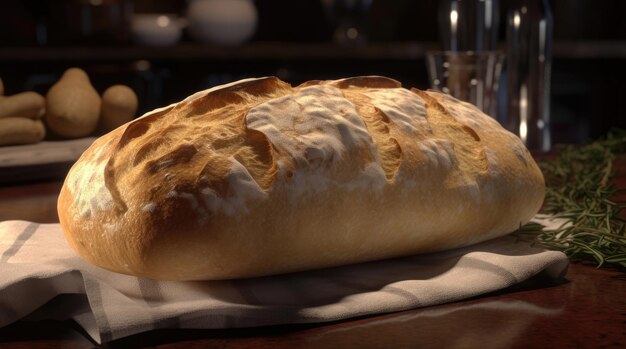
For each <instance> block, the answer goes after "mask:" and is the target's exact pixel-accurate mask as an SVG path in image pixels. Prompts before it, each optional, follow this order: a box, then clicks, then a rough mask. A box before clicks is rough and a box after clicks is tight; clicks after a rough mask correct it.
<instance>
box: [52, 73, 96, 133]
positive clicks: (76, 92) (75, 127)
mask: <svg viewBox="0 0 626 349" xmlns="http://www.w3.org/2000/svg"><path fill="white" fill-rule="evenodd" d="M99 116H100V96H99V95H98V92H96V90H95V89H94V88H93V86H91V83H90V82H89V77H88V76H87V73H85V72H84V71H83V70H82V69H79V68H70V69H68V70H67V71H66V72H65V73H64V74H63V76H62V77H61V79H60V80H59V82H57V83H56V84H55V85H53V86H52V87H51V88H50V90H49V91H48V94H47V95H46V123H47V124H48V127H50V129H51V130H52V131H54V132H55V133H57V134H58V135H60V136H64V137H68V138H78V137H84V136H87V135H88V134H90V133H92V132H93V131H94V130H95V129H96V127H97V126H98V118H99Z"/></svg>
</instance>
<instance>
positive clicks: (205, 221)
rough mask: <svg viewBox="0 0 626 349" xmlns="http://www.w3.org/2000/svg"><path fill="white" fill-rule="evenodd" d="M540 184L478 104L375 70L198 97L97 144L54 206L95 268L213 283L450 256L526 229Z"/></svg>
mask: <svg viewBox="0 0 626 349" xmlns="http://www.w3.org/2000/svg"><path fill="white" fill-rule="evenodd" d="M544 189H545V188H544V180H543V176H542V174H541V172H540V170H539V168H538V167H537V165H536V163H535V162H534V161H533V159H532V157H531V156H530V154H529V152H528V151H527V150H526V148H525V147H524V145H523V144H522V142H521V141H520V140H519V138H517V137H516V136H515V135H513V134H511V133H509V132H507V131H505V130H504V129H503V128H502V127H501V126H500V125H499V124H498V123H497V122H496V121H495V120H493V119H492V118H490V117H489V116H487V115H485V114H483V113H482V112H480V111H479V110H478V109H477V108H476V107H474V106H472V105H470V104H468V103H464V102H460V101H458V100H456V99H454V98H452V97H450V96H447V95H444V94H441V93H437V92H430V91H427V92H424V91H420V90H417V89H411V90H407V89H404V88H402V87H401V85H400V83H398V82H397V81H395V80H392V79H389V78H384V77H377V76H370V77H354V78H347V79H342V80H335V81H310V82H307V83H304V84H302V85H300V86H297V87H292V86H290V85H289V84H287V83H285V82H283V81H281V80H279V79H277V78H273V77H266V78H258V79H246V80H241V81H237V82H234V83H230V84H227V85H223V86H218V87H214V88H211V89H209V90H206V91H202V92H198V93H196V94H194V95H192V96H190V97H188V98H187V99H185V100H183V101H182V102H180V103H176V104H173V105H170V106H168V107H166V108H161V109H157V110H155V111H153V112H150V113H147V114H146V115H144V116H142V117H141V118H138V119H136V120H134V121H131V122H129V123H127V124H124V125H122V126H120V127H119V128H117V129H115V130H113V131H111V132H110V133H108V134H106V135H104V136H102V137H100V138H99V139H98V140H97V141H96V142H95V143H94V144H93V145H92V146H91V147H90V148H89V149H88V150H86V151H85V153H84V154H83V155H82V157H81V158H80V159H79V160H78V161H77V162H76V164H75V165H74V167H73V168H72V170H71V171H70V173H69V174H68V176H67V178H66V180H65V184H64V186H63V189H62V191H61V194H60V197H59V202H58V212H59V218H60V222H61V226H62V227H63V230H64V232H65V235H66V237H67V240H68V242H69V244H70V245H71V247H72V248H73V249H74V250H76V252H77V253H78V254H79V255H81V256H82V257H83V258H85V259H86V260H88V261H90V262H92V263H93V264H96V265H98V266H100V267H103V268H106V269H109V270H113V271H116V272H120V273H125V274H131V275H137V276H141V277H147V278H152V279H167V280H214V279H231V278H245V277H254V276H261V275H270V274H278V273H287V272H295V271H303V270H309V269H315V268H323V267H331V266H338V265H345V264H350V263H358V262H365V261H372V260H378V259H384V258H390V257H397V256H405V255H411V254H417V253H425V252H433V251H440V250H444V249H450V248H455V247H460V246H465V245H469V244H473V243H476V242H479V241H482V240H486V239H490V238H494V237H497V236H501V235H504V234H507V233H510V232H512V231H514V230H516V229H517V228H518V227H519V226H520V224H523V223H525V222H527V221H528V220H529V219H531V218H532V217H533V215H534V214H535V213H536V212H537V211H538V209H539V208H540V206H541V204H542V200H543V196H544Z"/></svg>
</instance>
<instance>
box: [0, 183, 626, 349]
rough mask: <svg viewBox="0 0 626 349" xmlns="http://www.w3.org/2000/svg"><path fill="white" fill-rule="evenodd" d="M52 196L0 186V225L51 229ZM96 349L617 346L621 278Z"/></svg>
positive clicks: (595, 275)
mask: <svg viewBox="0 0 626 349" xmlns="http://www.w3.org/2000/svg"><path fill="white" fill-rule="evenodd" d="M625 178H626V177H625ZM618 179H619V180H622V179H621V178H618ZM624 182H626V180H625V181H624ZM60 188H61V183H60V182H50V183H39V184H29V185H21V186H10V187H0V220H7V219H25V220H31V221H36V222H56V221H57V216H56V198H57V193H58V191H59V189H60ZM0 272H2V271H0ZM0 316H1V314H0ZM96 346H97V345H96V344H95V343H93V342H92V341H91V340H90V339H89V337H88V336H87V335H86V334H85V333H84V332H83V331H82V330H81V328H80V327H79V326H78V325H76V324H75V323H73V322H71V321H41V322H16V323H14V324H12V325H9V326H6V327H4V328H1V329H0V348H92V347H96ZM105 346H106V347H112V348H125V347H158V348H216V347H217V348H302V347H304V348H422V347H426V348H626V273H623V272H620V271H616V270H607V269H595V268H594V267H591V266H588V265H583V264H572V265H571V266H570V269H569V271H568V273H567V275H566V278H565V280H562V281H559V282H552V281H548V280H541V279H533V280H530V281H529V282H526V283H524V284H521V285H517V286H514V287H512V288H509V289H506V290H502V291H499V292H496V293H493V294H489V295H484V296H481V297H478V298H474V299H469V300H465V301H461V302H455V303H451V304H445V305H440V306H433V307H427V308H421V309H415V310H411V311H404V312H399V313H392V314H387V315H380V316H370V317H366V318H360V319H353V320H348V321H341V322H336V323H330V324H319V325H297V326H296V325H287V326H274V327H266V328H255V329H237V330H158V331H153V332H148V333H144V334H141V335H135V336H132V337H128V338H125V339H121V340H118V341H116V342H113V343H109V344H107V345H105Z"/></svg>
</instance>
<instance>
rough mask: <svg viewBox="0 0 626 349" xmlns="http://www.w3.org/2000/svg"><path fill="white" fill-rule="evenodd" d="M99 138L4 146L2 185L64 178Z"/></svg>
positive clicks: (0, 157)
mask: <svg viewBox="0 0 626 349" xmlns="http://www.w3.org/2000/svg"><path fill="white" fill-rule="evenodd" d="M95 140H96V138H95V137H88V138H79V139H72V140H63V141H44V142H40V143H36V144H28V145H15V146H3V147H0V184H7V183H12V184H14V183H23V182H32V181H37V180H44V179H45V180H52V179H63V178H65V175H66V174H67V171H68V170H69V169H70V167H71V166H72V164H73V163H74V162H75V161H76V160H78V158H79V157H80V155H81V154H82V153H83V152H84V151H85V150H86V149H87V148H88V147H89V146H90V145H91V143H93V142H94V141H95Z"/></svg>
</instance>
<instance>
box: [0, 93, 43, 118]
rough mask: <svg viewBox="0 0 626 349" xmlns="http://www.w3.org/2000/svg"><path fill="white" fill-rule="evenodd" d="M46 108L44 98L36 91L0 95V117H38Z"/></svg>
mask: <svg viewBox="0 0 626 349" xmlns="http://www.w3.org/2000/svg"><path fill="white" fill-rule="evenodd" d="M45 110H46V99H45V98H44V97H43V96H42V95H40V94H39V93H37V92H31V91H29V92H22V93H18V94H16V95H12V96H0V118H6V117H23V118H31V119H38V118H41V117H42V116H43V114H44V112H45Z"/></svg>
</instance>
